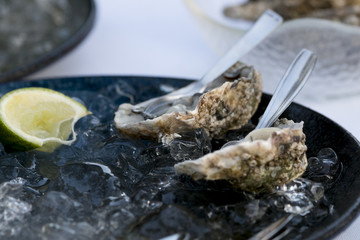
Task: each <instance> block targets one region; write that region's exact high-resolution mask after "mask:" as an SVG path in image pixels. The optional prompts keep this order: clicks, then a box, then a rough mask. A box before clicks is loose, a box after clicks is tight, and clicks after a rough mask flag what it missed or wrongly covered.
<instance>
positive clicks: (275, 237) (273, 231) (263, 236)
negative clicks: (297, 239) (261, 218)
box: [249, 214, 294, 240]
mask: <svg viewBox="0 0 360 240" xmlns="http://www.w3.org/2000/svg"><path fill="white" fill-rule="evenodd" d="M293 217H294V215H293V214H290V215H288V216H284V217H282V218H280V219H279V220H277V221H276V222H274V223H272V224H270V225H269V226H268V227H266V228H264V229H263V230H261V231H260V232H258V233H257V234H255V235H254V236H252V237H251V238H250V239H249V240H269V239H272V240H280V239H282V238H284V237H285V236H286V235H287V234H289V233H290V232H291V230H292V229H291V228H286V229H285V230H284V231H282V230H283V229H284V227H285V226H286V225H287V224H288V223H289V222H290V221H291V219H293Z"/></svg>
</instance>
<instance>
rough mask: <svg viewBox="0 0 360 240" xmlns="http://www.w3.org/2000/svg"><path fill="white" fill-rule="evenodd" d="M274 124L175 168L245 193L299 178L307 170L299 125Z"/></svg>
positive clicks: (303, 140)
mask: <svg viewBox="0 0 360 240" xmlns="http://www.w3.org/2000/svg"><path fill="white" fill-rule="evenodd" d="M276 124H277V126H276V128H270V129H266V128H265V129H260V130H255V131H253V132H251V133H250V134H249V136H248V137H247V138H246V140H245V141H243V142H241V143H239V144H236V145H232V146H228V147H225V148H223V149H220V150H218V151H215V152H213V153H209V154H207V155H205V156H203V157H201V158H199V159H197V160H188V161H184V162H181V163H178V164H176V165H175V169H176V171H177V173H179V174H187V175H190V176H191V177H192V178H193V179H195V180H199V179H206V180H228V181H230V182H231V183H232V184H233V185H234V187H236V188H240V189H242V190H245V191H249V192H259V191H262V190H266V191H272V190H273V189H274V187H275V186H277V185H281V184H284V183H287V182H289V181H291V180H293V179H295V178H297V177H300V176H301V175H302V174H303V173H304V172H305V170H306V167H307V158H306V154H305V153H306V150H307V147H306V145H305V134H304V133H303V131H302V126H303V123H302V122H301V123H294V122H293V121H288V120H287V119H282V120H281V121H278V122H277V123H276Z"/></svg>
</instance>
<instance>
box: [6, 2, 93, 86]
mask: <svg viewBox="0 0 360 240" xmlns="http://www.w3.org/2000/svg"><path fill="white" fill-rule="evenodd" d="M0 8H1V10H2V12H1V14H0V22H1V24H0V33H1V35H2V37H1V39H0V55H1V57H0V82H6V81H12V80H17V79H19V78H21V77H24V76H26V75H28V74H30V73H33V72H35V71H37V70H39V69H41V68H43V67H45V66H47V65H49V64H50V63H52V62H54V61H55V60H57V59H59V58H60V57H62V56H63V55H64V54H66V53H67V52H69V51H70V50H72V49H73V48H74V47H75V46H77V44H79V43H80V42H81V41H82V40H83V39H84V38H85V37H86V35H87V34H88V33H89V31H90V30H91V28H92V26H93V23H94V19H95V4H94V1H93V0H78V1H70V0H65V1H34V0H30V1H26V2H23V1H18V0H16V1H3V2H2V3H1V4H0Z"/></svg>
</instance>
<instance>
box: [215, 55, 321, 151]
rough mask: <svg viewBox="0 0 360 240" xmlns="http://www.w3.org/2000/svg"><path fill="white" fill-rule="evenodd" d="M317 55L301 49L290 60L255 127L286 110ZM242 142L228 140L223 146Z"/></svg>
mask: <svg viewBox="0 0 360 240" xmlns="http://www.w3.org/2000/svg"><path fill="white" fill-rule="evenodd" d="M316 59H317V57H316V56H315V55H314V53H312V52H311V51H309V50H307V49H302V50H301V51H300V52H299V53H298V55H297V56H296V57H295V59H294V60H293V61H292V63H291V64H290V66H289V67H288V69H287V70H286V72H285V74H284V76H283V77H282V79H281V80H280V82H279V84H278V86H277V87H276V90H275V92H274V94H273V97H272V98H271V100H270V103H269V105H268V106H267V108H266V110H265V112H264V114H263V116H262V117H261V118H260V121H259V123H258V124H257V126H256V128H255V129H259V128H265V127H270V126H271V125H272V124H273V123H274V122H275V120H276V119H277V118H278V117H279V116H280V115H281V114H282V113H283V112H284V111H285V110H286V108H287V107H288V106H289V105H290V103H291V102H292V101H293V100H294V98H295V97H296V96H297V95H298V93H299V92H300V90H301V89H302V88H303V87H304V85H305V83H306V81H307V80H308V78H309V76H310V74H311V72H312V71H313V69H314V67H315V63H316ZM239 142H242V140H238V141H230V142H228V143H226V144H224V146H223V147H222V148H224V147H227V146H230V145H234V144H237V143H239Z"/></svg>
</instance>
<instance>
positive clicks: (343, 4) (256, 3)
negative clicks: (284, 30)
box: [224, 0, 360, 26]
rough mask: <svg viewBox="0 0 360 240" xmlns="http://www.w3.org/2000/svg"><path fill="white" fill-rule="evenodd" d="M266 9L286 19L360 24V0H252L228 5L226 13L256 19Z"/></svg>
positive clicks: (231, 15) (232, 16)
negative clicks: (318, 19) (317, 19)
mask: <svg viewBox="0 0 360 240" xmlns="http://www.w3.org/2000/svg"><path fill="white" fill-rule="evenodd" d="M266 9H272V10H274V11H275V12H277V13H278V14H280V15H281V16H282V17H283V18H284V19H285V20H290V19H296V18H302V17H310V18H322V19H329V20H334V21H338V22H342V23H345V24H350V25H354V26H360V0H321V1H313V0H250V1H248V2H246V3H244V4H242V5H236V6H230V7H227V8H226V9H225V10H224V14H225V15H226V16H228V17H230V18H243V19H246V20H251V21H254V20H256V19H257V18H258V17H259V16H260V15H261V14H262V13H263V12H264V11H265V10H266Z"/></svg>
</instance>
